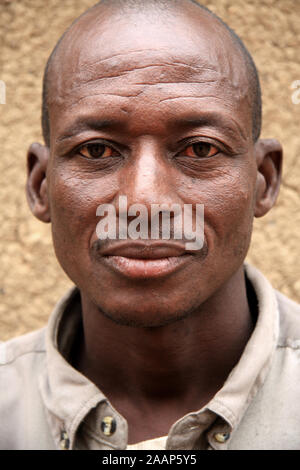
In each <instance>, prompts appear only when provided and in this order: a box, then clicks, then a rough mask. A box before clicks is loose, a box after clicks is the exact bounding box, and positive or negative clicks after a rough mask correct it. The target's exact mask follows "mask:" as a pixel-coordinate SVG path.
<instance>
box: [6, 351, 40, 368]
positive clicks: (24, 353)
mask: <svg viewBox="0 0 300 470" xmlns="http://www.w3.org/2000/svg"><path fill="white" fill-rule="evenodd" d="M36 353H37V354H40V353H44V354H45V353H46V349H41V350H39V349H37V350H34V351H26V352H23V353H20V354H18V355H17V356H15V357H13V358H12V359H9V360H8V361H5V362H1V361H0V367H1V366H8V365H10V364H12V363H13V362H15V361H17V360H18V359H20V358H21V357H23V356H26V355H27V354H36Z"/></svg>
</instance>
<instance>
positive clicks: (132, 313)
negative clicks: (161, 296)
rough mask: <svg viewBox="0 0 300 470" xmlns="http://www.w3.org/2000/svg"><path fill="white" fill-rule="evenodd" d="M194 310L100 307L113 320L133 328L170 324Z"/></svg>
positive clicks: (182, 318) (100, 311)
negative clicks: (140, 309) (141, 309)
mask: <svg viewBox="0 0 300 470" xmlns="http://www.w3.org/2000/svg"><path fill="white" fill-rule="evenodd" d="M192 312H193V310H184V309H182V310H181V311H180V310H179V311H178V310H177V311H172V310H171V308H167V306H166V308H165V309H162V308H161V306H160V307H158V308H157V309H153V308H152V309H147V310H145V308H144V307H143V311H139V310H136V309H135V308H130V310H127V309H123V308H122V309H107V308H106V309H103V308H99V313H100V314H102V315H104V316H105V317H106V318H108V319H109V320H111V321H112V322H114V323H116V324H118V325H122V326H129V327H132V328H159V327H163V326H167V325H170V324H172V323H175V322H179V321H181V320H184V319H185V318H187V317H188V316H189V315H191V314H192Z"/></svg>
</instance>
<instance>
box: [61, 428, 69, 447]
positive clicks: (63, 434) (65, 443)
mask: <svg viewBox="0 0 300 470" xmlns="http://www.w3.org/2000/svg"><path fill="white" fill-rule="evenodd" d="M69 447H70V439H69V436H68V434H67V433H66V431H62V432H61V434H60V448H61V450H68V449H69Z"/></svg>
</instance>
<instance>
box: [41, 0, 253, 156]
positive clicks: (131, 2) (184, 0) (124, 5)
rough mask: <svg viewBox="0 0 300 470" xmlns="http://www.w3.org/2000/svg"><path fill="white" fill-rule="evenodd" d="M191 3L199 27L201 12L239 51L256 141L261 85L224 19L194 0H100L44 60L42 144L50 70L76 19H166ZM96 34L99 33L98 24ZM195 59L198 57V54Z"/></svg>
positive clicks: (47, 127) (46, 127)
mask: <svg viewBox="0 0 300 470" xmlns="http://www.w3.org/2000/svg"><path fill="white" fill-rule="evenodd" d="M191 5H193V6H194V5H195V6H197V7H198V10H199V12H200V14H199V16H198V17H197V21H198V24H199V29H201V27H202V23H201V18H203V16H206V17H207V16H209V17H210V18H211V19H212V20H213V21H215V22H216V24H217V25H218V26H219V28H216V30H215V31H214V32H215V34H216V35H218V34H220V27H221V30H222V29H223V31H224V32H225V34H227V36H229V38H230V40H231V41H232V43H233V45H234V48H235V51H234V53H235V54H240V55H241V56H242V59H243V62H244V66H245V71H246V75H247V80H248V93H249V98H250V102H251V105H252V106H251V108H252V109H251V112H252V137H253V141H254V142H255V141H257V140H258V138H259V136H260V132H261V121H262V117H261V115H262V110H261V108H262V104H261V89H260V83H259V77H258V73H257V69H256V66H255V64H254V61H253V59H252V57H251V55H250V53H249V51H248V50H247V48H246V47H245V45H244V43H243V42H242V40H241V39H240V38H239V36H238V35H237V34H236V33H235V32H234V31H233V30H232V29H231V28H230V27H229V26H228V25H227V24H226V23H224V22H223V21H222V20H221V19H220V18H219V17H218V16H216V15H215V14H214V13H213V12H211V11H210V10H209V9H208V8H206V7H205V6H203V5H200V4H199V3H198V2H197V1H196V0H102V1H100V2H98V3H97V4H96V5H94V6H93V7H92V8H90V9H89V10H87V11H86V12H85V13H83V15H81V16H80V17H79V18H77V19H76V20H75V21H74V22H73V23H72V25H71V26H70V27H69V28H68V29H67V30H66V32H65V33H64V34H63V35H62V36H61V38H60V39H59V41H58V42H57V44H56V46H55V48H54V50H53V51H52V53H51V55H50V57H49V59H48V62H47V64H46V67H45V72H44V79H43V102H42V129H43V136H44V140H45V143H46V145H47V146H48V147H50V118H49V103H50V96H51V85H52V80H53V74H54V73H55V72H57V73H58V74H59V73H60V70H59V68H60V64H59V56H60V53H61V51H62V50H63V49H64V47H65V45H66V42H67V38H68V37H69V35H70V34H71V33H72V31H73V29H74V27H77V26H78V25H80V22H81V21H82V20H83V19H85V20H88V19H89V18H90V21H91V23H92V22H93V23H94V22H95V18H96V19H97V20H98V21H99V22H98V23H97V25H98V24H99V23H100V24H101V21H102V18H103V17H105V20H106V21H107V15H108V16H111V17H112V18H113V17H118V16H123V17H124V15H128V17H130V15H135V14H139V15H141V16H144V17H145V18H147V16H148V14H149V11H151V13H152V14H153V15H155V14H157V15H159V18H161V17H162V16H163V15H165V17H166V19H168V17H170V14H172V15H173V16H174V15H176V16H178V17H179V15H181V16H182V15H183V14H184V13H185V10H187V7H188V6H191ZM105 15H106V16H105ZM116 33H117V31H116ZM77 34H78V32H77ZM98 34H101V31H100V28H99V32H98ZM118 39H119V36H118V35H116V40H118ZM199 59H201V56H200V54H199Z"/></svg>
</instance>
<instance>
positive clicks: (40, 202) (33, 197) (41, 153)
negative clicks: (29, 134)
mask: <svg viewBox="0 0 300 470" xmlns="http://www.w3.org/2000/svg"><path fill="white" fill-rule="evenodd" d="M48 161H49V148H48V147H45V146H44V145H41V144H32V145H31V146H30V148H29V150H28V154H27V184H26V194H27V200H28V204H29V207H30V209H31V212H32V213H33V215H35V217H37V218H38V219H39V220H41V221H42V222H46V223H47V222H50V220H51V218H50V208H49V200H48V193H47V178H46V175H47V165H48Z"/></svg>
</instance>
